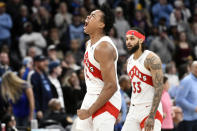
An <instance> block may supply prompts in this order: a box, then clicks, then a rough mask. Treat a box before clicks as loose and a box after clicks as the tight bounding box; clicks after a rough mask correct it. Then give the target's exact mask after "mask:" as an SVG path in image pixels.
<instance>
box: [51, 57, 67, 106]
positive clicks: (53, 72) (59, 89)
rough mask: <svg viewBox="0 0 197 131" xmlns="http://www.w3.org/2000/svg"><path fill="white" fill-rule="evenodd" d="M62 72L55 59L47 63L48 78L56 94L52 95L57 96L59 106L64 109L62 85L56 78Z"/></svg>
mask: <svg viewBox="0 0 197 131" xmlns="http://www.w3.org/2000/svg"><path fill="white" fill-rule="evenodd" d="M61 74H62V68H61V65H60V62H57V61H52V62H50V63H49V76H48V78H49V80H50V82H51V84H52V86H54V87H55V88H54V90H55V92H56V93H57V94H56V95H57V96H53V97H56V98H58V100H59V101H60V104H61V108H62V109H64V96H63V92H62V86H61V84H60V81H59V80H58V77H59V76H60V75H61Z"/></svg>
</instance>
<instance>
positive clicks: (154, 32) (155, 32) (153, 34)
mask: <svg viewBox="0 0 197 131" xmlns="http://www.w3.org/2000/svg"><path fill="white" fill-rule="evenodd" d="M149 33H150V34H149V36H148V37H147V38H146V42H145V43H144V44H146V46H147V48H150V44H151V42H152V41H153V40H155V39H156V38H157V37H159V30H158V27H157V26H153V27H152V28H151V29H150V32H149Z"/></svg>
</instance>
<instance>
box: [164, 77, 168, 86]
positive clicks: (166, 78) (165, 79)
mask: <svg viewBox="0 0 197 131" xmlns="http://www.w3.org/2000/svg"><path fill="white" fill-rule="evenodd" d="M167 80H168V77H166V76H164V77H163V84H165V83H166V81H167Z"/></svg>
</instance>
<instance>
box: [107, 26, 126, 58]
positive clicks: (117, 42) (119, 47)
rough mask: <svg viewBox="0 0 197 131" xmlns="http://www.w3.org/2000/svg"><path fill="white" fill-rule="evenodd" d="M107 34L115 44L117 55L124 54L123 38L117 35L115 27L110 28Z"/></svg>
mask: <svg viewBox="0 0 197 131" xmlns="http://www.w3.org/2000/svg"><path fill="white" fill-rule="evenodd" d="M109 36H110V37H111V39H112V41H113V42H114V44H115V45H116V48H117V50H118V55H119V56H122V55H126V53H127V52H126V50H125V49H124V43H123V40H122V39H120V38H119V37H118V34H117V30H116V28H115V27H113V28H111V30H110V32H109Z"/></svg>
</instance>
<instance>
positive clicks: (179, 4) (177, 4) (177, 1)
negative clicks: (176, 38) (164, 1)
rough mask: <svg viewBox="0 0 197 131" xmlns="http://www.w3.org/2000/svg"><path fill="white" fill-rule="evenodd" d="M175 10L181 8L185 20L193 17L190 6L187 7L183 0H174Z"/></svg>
mask: <svg viewBox="0 0 197 131" xmlns="http://www.w3.org/2000/svg"><path fill="white" fill-rule="evenodd" d="M174 6H175V9H174V10H173V12H174V11H175V10H180V11H181V14H182V18H183V21H185V22H188V19H189V18H190V17H191V12H190V10H189V9H188V8H186V7H185V5H184V3H183V0H175V1H174ZM173 12H172V13H173Z"/></svg>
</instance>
